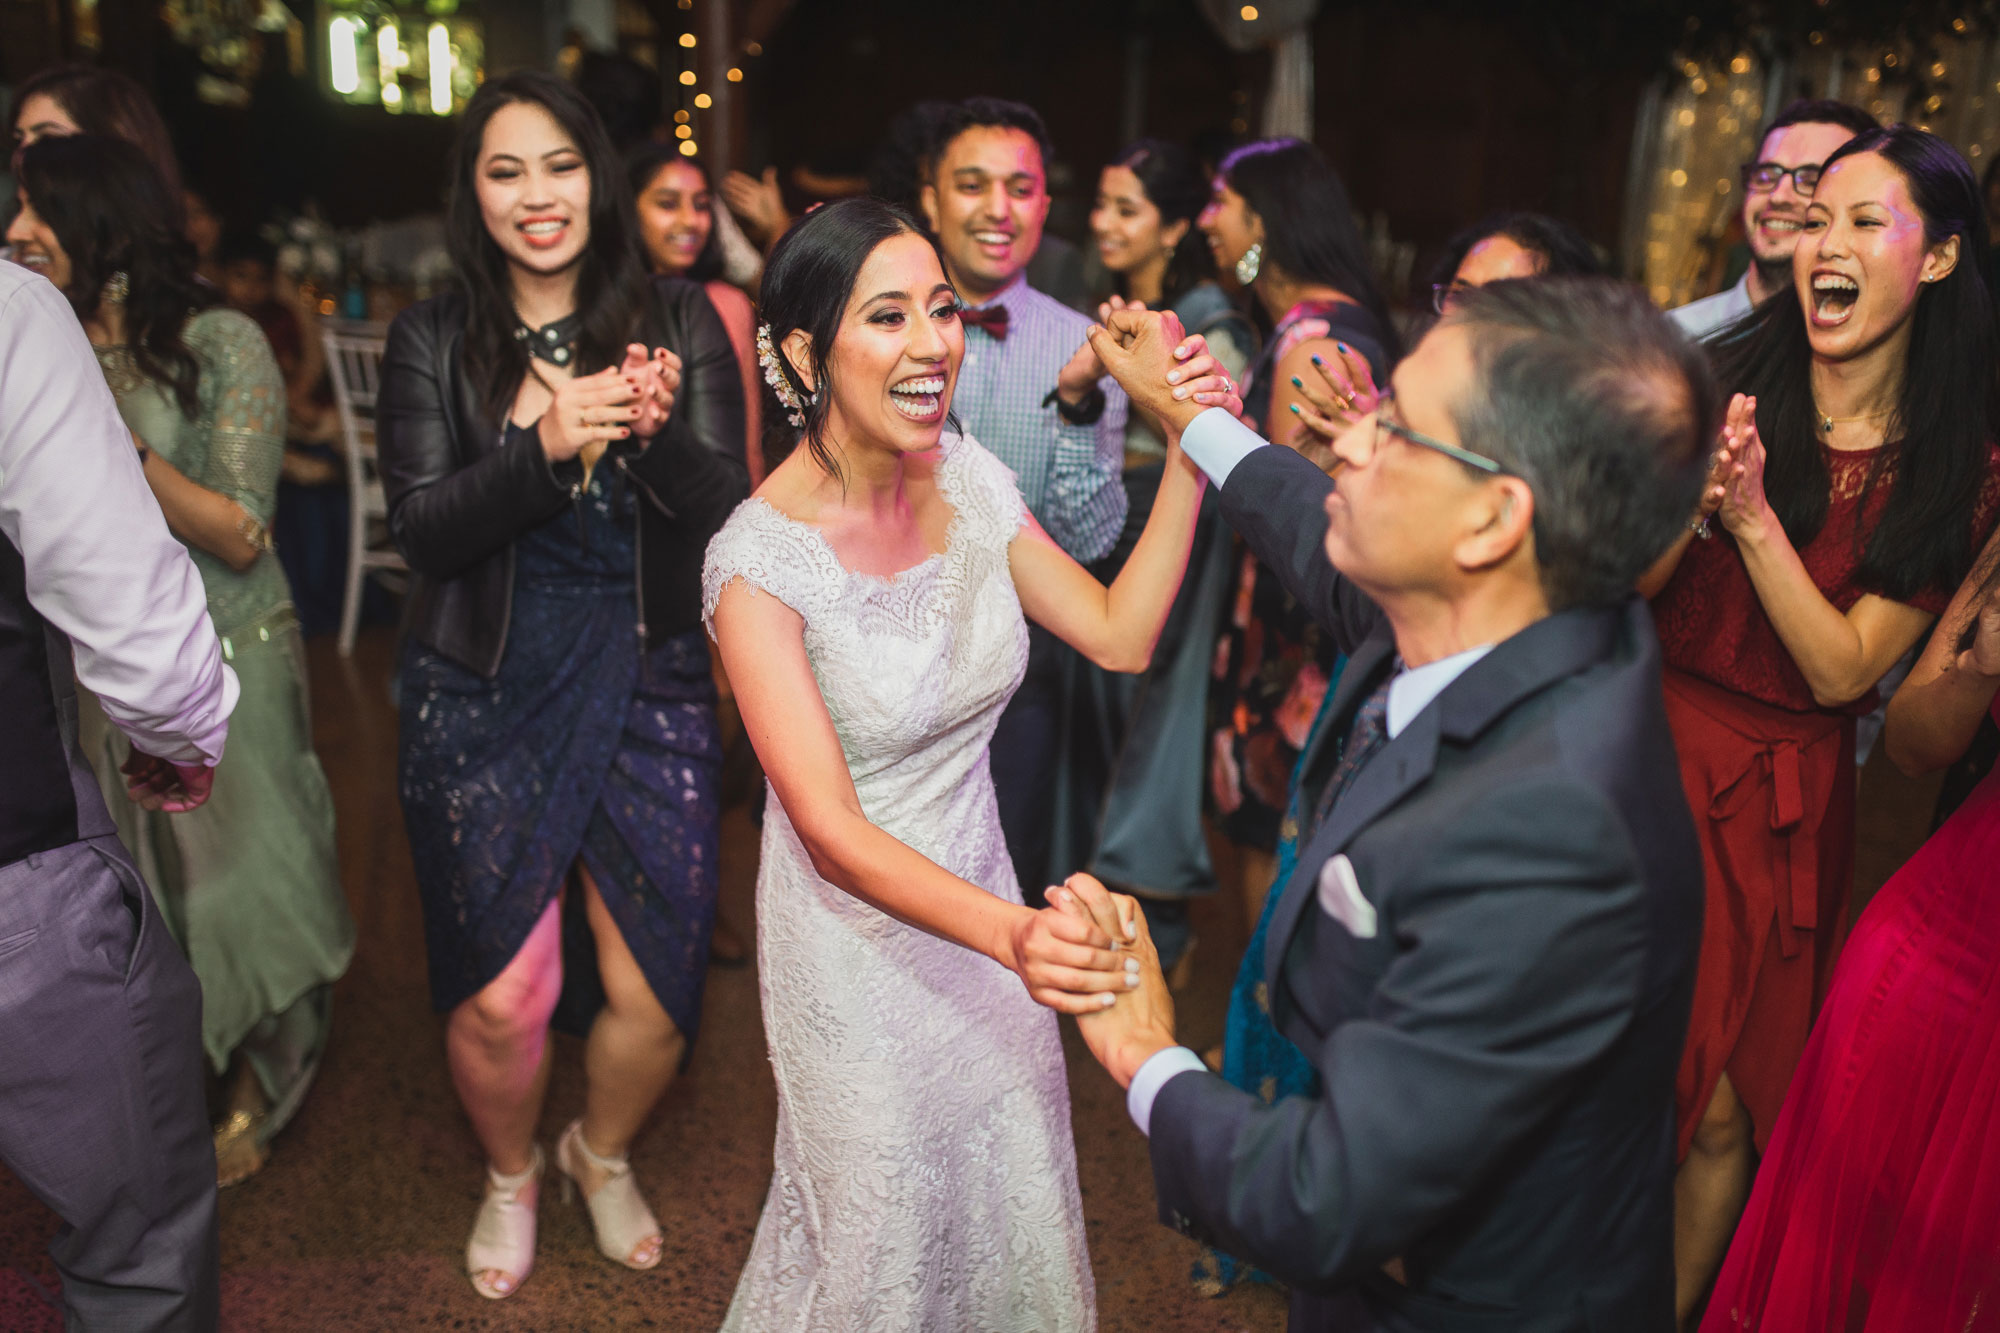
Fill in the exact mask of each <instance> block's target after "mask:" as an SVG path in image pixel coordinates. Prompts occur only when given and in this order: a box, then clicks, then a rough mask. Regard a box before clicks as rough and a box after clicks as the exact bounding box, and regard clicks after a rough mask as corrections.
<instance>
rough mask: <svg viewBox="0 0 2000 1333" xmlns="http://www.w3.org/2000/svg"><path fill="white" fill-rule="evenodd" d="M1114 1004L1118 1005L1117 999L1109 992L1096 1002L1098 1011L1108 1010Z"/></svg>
mask: <svg viewBox="0 0 2000 1333" xmlns="http://www.w3.org/2000/svg"><path fill="white" fill-rule="evenodd" d="M1116 1003H1118V997H1117V996H1116V995H1113V994H1112V993H1111V992H1110V991H1106V992H1104V994H1103V996H1102V997H1101V998H1099V1000H1098V1002H1097V1007H1098V1008H1099V1009H1109V1008H1110V1007H1111V1006H1112V1005H1114V1004H1116Z"/></svg>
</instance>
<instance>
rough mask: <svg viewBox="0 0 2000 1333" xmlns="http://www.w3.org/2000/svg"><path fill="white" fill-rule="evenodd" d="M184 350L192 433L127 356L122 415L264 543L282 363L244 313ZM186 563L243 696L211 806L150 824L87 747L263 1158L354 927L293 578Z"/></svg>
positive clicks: (203, 325)
mask: <svg viewBox="0 0 2000 1333" xmlns="http://www.w3.org/2000/svg"><path fill="white" fill-rule="evenodd" d="M182 336H183V338H184V340H185V342H186V343H187V347H188V350H189V351H191V352H192V353H193V354H194V357H195V360H196V361H197V362H198V363H199V364H200V367H201V380H200V389H199V407H198V410H197V412H196V413H195V415H194V417H193V418H192V419H190V418H188V417H187V416H184V415H183V414H182V412H181V409H180V406H179V404H178V403H177V402H176V401H175V399H174V396H173V393H172V391H171V390H170V389H169V388H167V387H165V386H163V385H161V384H159V383H158V382H156V381H154V380H151V379H149V378H147V377H146V376H145V375H143V374H142V373H141V372H140V370H139V368H138V366H137V364H136V363H135V361H134V359H133V357H132V354H131V352H130V351H129V350H128V349H126V348H124V347H107V348H99V349H98V353H97V355H98V362H99V364H100V366H102V368H103V370H104V376H105V379H106V380H107V381H108V382H109V383H110V385H111V391H112V393H114V394H115V395H116V396H117V398H118V410H119V412H120V414H121V415H123V417H124V418H125V424H126V425H127V426H129V427H131V428H132V431H133V433H134V434H136V435H137V436H138V437H139V438H140V439H141V440H143V441H144V442H145V444H146V446H147V447H148V448H149V449H151V450H152V451H153V452H154V453H157V454H158V455H159V456H160V457H161V458H163V459H165V460H166V461H167V462H168V463H171V464H172V465H173V466H174V468H175V469H177V470H178V471H179V472H181V473H182V474H183V475H184V476H186V477H187V478H188V479H189V480H191V481H193V482H195V483H197V484H199V485H201V486H203V487H205V488H207V489H209V490H211V491H215V492H218V493H219V494H222V495H225V496H228V497H229V498H230V499H232V500H234V501H236V503H237V504H239V505H241V506H242V507H243V509H244V510H245V512H247V513H248V514H249V515H250V516H251V517H252V518H255V519H256V520H257V521H258V522H259V523H262V524H264V525H265V527H266V530H268V529H269V526H270V524H271V522H272V519H273V518H274V517H275V514H276V510H277V497H278V468H279V464H280V462H281V461H282V459H283V457H284V447H285V382H284V377H283V376H282V375H281V374H280V372H279V370H278V365H277V362H276V361H275V360H274V359H273V358H272V355H271V348H270V345H269V344H268V343H267V342H265V340H264V335H263V333H262V332H261V331H260V330H259V329H258V328H257V326H256V324H254V323H252V322H251V321H250V319H249V318H248V317H246V316H244V315H241V314H238V313H237V312H235V311H233V310H205V311H202V312H200V313H198V314H196V315H195V316H194V317H193V318H191V319H190V320H189V321H188V323H187V325H186V327H185V329H184V330H183V335H182ZM188 554H189V555H190V556H191V557H192V558H193V560H194V564H195V568H196V569H198V570H199V571H200V572H201V578H202V584H203V586H204V588H205V589H206V591H207V594H208V612H209V617H210V618H211V619H212V620H213V621H214V622H215V629H216V632H217V634H218V635H220V636H221V639H222V653H223V657H224V659H225V660H226V661H228V663H229V665H230V666H231V667H232V668H233V669H234V670H235V672H236V678H237V681H238V682H239V683H240V685H241V687H242V695H241V697H240V699H239V700H238V702H237V705H236V711H235V712H234V713H232V714H231V715H230V719H229V740H228V744H227V747H226V749H225V750H224V752H223V756H222V762H221V764H220V765H218V766H217V768H216V771H215V787H214V790H213V792H212V793H211V794H210V796H209V799H208V801H207V802H206V803H205V804H203V805H202V806H201V807H200V808H198V809H195V810H190V811H188V812H187V813H185V814H176V815H168V814H159V813H154V814H148V813H147V812H145V811H143V810H141V809H139V807H137V806H136V805H134V804H132V802H131V800H130V799H128V798H127V797H126V795H125V787H124V781H123V779H122V778H121V776H120V775H119V772H118V765H119V764H120V763H121V762H122V761H123V760H124V758H125V755H126V753H127V751H128V747H127V745H126V743H125V739H124V737H123V736H121V735H119V734H118V733H117V732H116V731H114V730H113V729H111V728H110V727H109V726H108V725H105V724H104V722H103V719H102V715H101V713H100V714H99V715H98V716H97V717H95V718H91V719H88V722H89V725H88V727H87V737H88V739H89V741H90V742H91V747H90V754H91V760H92V763H93V764H94V765H95V767H96V769H97V776H98V782H99V785H100V786H101V787H102V788H103V790H104V799H105V804H106V805H107V806H109V807H110V808H111V810H112V812H113V814H114V817H115V818H116V819H117V820H118V826H119V828H118V831H119V836H120V837H121V838H122V839H123V840H124V842H125V845H126V847H127V848H129V849H130V850H131V852H132V854H133V857H134V859H135V860H136V861H137V862H138V865H139V868H140V869H141V871H143V872H144V874H145V876H146V881H147V883H148V884H150V885H151V886H152V889H153V896H154V898H155V899H156V900H157V901H158V902H159V905H160V910H161V916H162V917H163V918H164V919H165V921H166V922H167V924H168V928H169V929H170V930H171V931H172V932H173V934H174V938H175V939H176V940H177V941H178V942H179V943H180V945H181V948H182V949H183V950H184V951H185V952H186V953H187V955H188V960H189V962H191V963H192V964H193V965H194V970H195V975H196V976H197V977H199V978H200V980H201V989H202V1042H203V1045H204V1047H205V1048H206V1050H207V1053H208V1057H209V1060H210V1061H211V1062H212V1063H213V1065H214V1067H215V1069H216V1071H217V1072H218V1073H221V1072H223V1071H224V1070H226V1069H227V1067H228V1065H229V1063H230V1060H231V1057H232V1056H234V1055H236V1054H237V1053H238V1052H239V1051H240V1052H241V1053H242V1055H243V1056H244V1057H245V1058H246V1059H247V1060H248V1061H249V1062H250V1065H251V1067H252V1068H253V1069H254V1070H255V1071H256V1073H257V1076H258V1080H259V1082H260V1083H262V1085H263V1089H264V1093H265V1096H266V1097H267V1098H268V1099H269V1100H270V1103H271V1108H272V1109H271V1113H270V1114H269V1115H268V1116H267V1117H266V1119H265V1122H264V1125H263V1126H262V1128H261V1131H260V1133H259V1138H260V1139H265V1140H267V1139H268V1138H269V1137H270V1136H271V1135H272V1134H275V1133H276V1132H277V1131H278V1130H279V1129H280V1128H281V1127H282V1126H283V1125H284V1122H285V1120H286V1119H287V1118H289V1116H290V1115H291V1113H292V1111H294V1110H295V1109H296V1108H297V1105H298V1102H299V1099H300V1098H301V1096H302V1095H303V1094H304V1091H305V1088H306V1085H307V1084H308V1083H309V1082H310V1081H311V1078H312V1075H313V1073H314V1071H315V1070H316V1068H317V1066H318V1060H319V1055H320V1052H321V1050H322V1049H323V1047H324V1045H325V1040H326V1029H327V1018H328V999H329V995H330V992H331V988H332V983H333V982H334V980H335V979H336V978H338V977H339V976H340V975H341V974H342V973H343V972H345V971H346V970H347V964H348V960H349V959H350V958H351V957H352V956H353V953H354V922H353V920H352V918H351V917H350V916H349V915H348V911H347V903H346V900H345V899H344V898H343V897H342V895H341V889H340V876H339V873H338V870H337V868H336V865H335V862H334V843H333V798H332V794H331V793H330V792H329V791H328V789H327V784H326V774H325V772H324V771H323V770H322V769H321V768H320V764H319V759H318V758H317V757H316V756H315V755H314V753H313V748H312V725H311V721H310V718H309V716H308V713H307V694H306V671H305V652H304V647H303V645H302V644H301V642H300V639H299V628H298V616H297V614H296V613H295V612H294V610H293V609H292V599H291V591H290V589H289V588H288V587H287V586H286V583H285V575H284V570H283V567H282V566H280V565H279V563H278V559H277V556H276V555H275V554H273V553H270V552H266V553H265V554H263V555H261V556H259V557H258V558H257V560H256V561H255V563H253V564H252V565H251V566H250V567H249V568H248V569H245V570H242V571H240V572H239V571H237V570H234V569H231V568H230V567H229V565H228V564H227V563H226V562H225V561H223V560H222V559H221V558H220V557H218V556H214V555H211V554H210V553H208V552H207V551H204V550H202V549H200V548H199V547H197V546H194V545H189V546H188ZM92 711H95V710H94V709H93V710H92Z"/></svg>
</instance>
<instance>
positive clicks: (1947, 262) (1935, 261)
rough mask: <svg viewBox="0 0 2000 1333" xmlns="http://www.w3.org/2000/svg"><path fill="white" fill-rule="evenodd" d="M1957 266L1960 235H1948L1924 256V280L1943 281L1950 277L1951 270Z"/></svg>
mask: <svg viewBox="0 0 2000 1333" xmlns="http://www.w3.org/2000/svg"><path fill="white" fill-rule="evenodd" d="M1957 267H1958V237H1957V236H1956V235H1951V236H1947V237H1945V238H1944V239H1943V240H1942V241H1939V242H1938V243H1937V244H1936V245H1934V246H1932V247H1931V251H1930V253H1929V254H1927V255H1925V256H1924V271H1923V280H1924V281H1925V282H1938V281H1941V280H1942V279H1944V278H1946V277H1949V276H1950V275H1951V271H1952V270H1953V269H1955V268H1957Z"/></svg>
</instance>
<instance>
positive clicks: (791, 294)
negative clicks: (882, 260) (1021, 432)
mask: <svg viewBox="0 0 2000 1333" xmlns="http://www.w3.org/2000/svg"><path fill="white" fill-rule="evenodd" d="M904 232H909V233H910V234H911V235H913V236H921V237H923V238H924V240H925V241H926V242H928V243H929V245H930V247H931V249H932V250H933V251H935V250H936V249H937V242H936V241H935V240H934V239H932V237H931V235H930V233H928V232H926V231H925V230H924V229H923V228H922V227H920V226H918V225H917V220H916V218H914V217H912V216H911V215H910V214H909V213H908V212H907V211H906V210H904V209H902V208H898V207H897V206H896V205H894V204H891V203H885V202H883V201H882V200H880V199H870V198H866V197H856V198H852V199H842V200H840V201H839V202H837V203H832V204H827V205H826V206H825V207H823V208H815V209H814V210H813V211H812V212H810V213H808V214H806V215H805V216H804V217H802V218H800V219H799V220H798V221H797V222H795V223H793V224H792V228H791V230H790V231H787V232H786V233H785V234H784V236H783V237H781V238H780V239H779V241H778V244H777V245H776V246H775V247H773V249H772V250H771V254H770V258H769V259H767V260H766V261H765V264H764V281H763V284H762V286H761V287H759V289H758V302H757V318H758V319H759V320H760V321H762V326H763V327H765V328H768V329H769V330H770V339H771V349H772V351H774V352H776V353H777V361H778V373H779V374H780V375H782V376H784V378H785V384H786V387H787V388H789V389H790V391H791V392H792V394H793V395H795V396H796V397H797V398H798V400H799V405H800V412H801V415H803V416H804V417H805V423H806V424H805V426H804V428H803V429H799V428H796V427H794V426H792V425H791V424H790V421H789V417H790V414H791V409H790V408H789V407H786V406H785V405H784V402H783V400H781V399H780V398H779V397H778V394H777V391H776V390H775V389H773V388H772V387H771V383H770V380H769V378H768V376H769V374H770V371H769V370H768V368H767V369H766V371H765V375H766V379H765V383H764V420H765V422H766V423H767V424H766V426H765V430H764V456H765V458H767V459H768V460H770V462H771V463H772V464H773V465H776V464H777V463H778V462H779V461H780V460H781V459H783V458H784V457H785V456H786V455H788V454H790V453H791V451H792V450H793V449H794V448H796V447H797V445H798V443H799V441H800V440H801V439H802V440H804V442H805V446H806V448H807V449H808V450H809V451H810V452H811V453H812V456H813V461H814V462H816V463H818V464H819V465H820V466H821V467H822V468H824V469H826V471H827V473H828V474H829V475H830V476H834V477H838V476H840V475H841V472H840V464H839V462H838V461H837V460H835V458H834V456H833V451H832V450H831V449H829V448H828V447H827V443H826V420H827V413H828V412H829V411H830V410H831V408H832V405H833V395H832V394H830V393H820V394H818V395H814V394H813V393H812V392H810V391H809V390H808V389H807V388H806V382H807V380H808V379H810V380H811V382H812V383H814V384H817V385H819V386H820V387H821V388H822V389H824V388H825V387H826V383H827V362H828V360H829V358H830V357H831V356H832V353H833V340H834V336H835V335H836V334H838V333H839V332H840V320H841V316H842V315H844V314H846V313H847V302H848V299H849V298H850V297H852V296H853V295H854V280H855V278H857V277H858V276H860V273H861V266H862V265H863V264H865V263H867V262H868V256H870V255H872V254H874V253H875V247H876V246H878V245H880V244H882V242H884V241H887V240H893V239H894V238H896V237H898V236H901V235H902V234H903V233H904ZM938 267H939V268H940V269H941V268H943V267H944V256H943V255H942V254H939V255H938ZM794 330H801V331H803V332H804V333H805V335H806V336H807V337H808V338H810V339H812V351H811V352H810V353H809V354H808V357H807V360H808V362H809V364H808V365H807V366H805V367H804V368H803V373H802V370H801V368H800V367H798V366H795V365H793V364H792V361H791V358H790V357H789V356H787V355H786V354H785V350H784V346H785V339H786V338H788V337H790V336H791V334H792V332H793V331H794ZM945 425H946V426H947V427H948V428H949V429H951V430H954V431H955V430H957V429H958V417H957V416H956V415H947V416H946V417H945Z"/></svg>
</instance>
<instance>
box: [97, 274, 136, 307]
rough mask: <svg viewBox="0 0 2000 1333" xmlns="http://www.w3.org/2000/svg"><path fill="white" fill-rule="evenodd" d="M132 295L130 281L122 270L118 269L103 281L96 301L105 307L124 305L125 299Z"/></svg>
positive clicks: (128, 276)
mask: <svg viewBox="0 0 2000 1333" xmlns="http://www.w3.org/2000/svg"><path fill="white" fill-rule="evenodd" d="M131 294H132V279H131V277H130V275H128V274H127V273H126V272H125V270H124V269H119V270H118V271H117V272H116V273H113V274H112V275H111V276H110V277H108V278H106V279H105V280H104V288H103V290H102V291H101V293H100V294H99V296H98V300H100V301H102V302H104V303H105V304H106V305H124V304H125V298H126V297H127V296H130V295H131Z"/></svg>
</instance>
